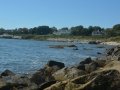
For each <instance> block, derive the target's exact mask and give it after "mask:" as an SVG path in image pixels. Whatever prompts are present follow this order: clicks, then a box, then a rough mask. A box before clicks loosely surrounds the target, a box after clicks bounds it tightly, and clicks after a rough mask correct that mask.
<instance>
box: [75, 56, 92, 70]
mask: <svg viewBox="0 0 120 90" xmlns="http://www.w3.org/2000/svg"><path fill="white" fill-rule="evenodd" d="M91 62H93V60H92V59H91V58H90V57H89V58H86V59H85V60H84V61H81V62H80V63H79V64H78V65H76V66H75V67H76V68H77V69H80V70H85V64H90V63H91Z"/></svg>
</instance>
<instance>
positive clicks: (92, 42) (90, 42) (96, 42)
mask: <svg viewBox="0 0 120 90" xmlns="http://www.w3.org/2000/svg"><path fill="white" fill-rule="evenodd" d="M100 43H101V42H100V41H89V42H88V44H100Z"/></svg>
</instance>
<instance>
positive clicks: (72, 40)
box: [47, 38, 120, 46]
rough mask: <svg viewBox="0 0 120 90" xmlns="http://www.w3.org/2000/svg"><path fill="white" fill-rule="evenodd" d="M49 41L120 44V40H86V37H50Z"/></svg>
mask: <svg viewBox="0 0 120 90" xmlns="http://www.w3.org/2000/svg"><path fill="white" fill-rule="evenodd" d="M47 41H54V42H73V43H88V44H103V45H114V46H117V45H120V43H119V42H113V41H101V40H86V39H81V40H80V39H66V38H48V39H47Z"/></svg>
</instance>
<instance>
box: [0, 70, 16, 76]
mask: <svg viewBox="0 0 120 90" xmlns="http://www.w3.org/2000/svg"><path fill="white" fill-rule="evenodd" d="M14 75H15V73H13V72H12V71H10V70H5V71H4V72H3V73H1V76H14Z"/></svg>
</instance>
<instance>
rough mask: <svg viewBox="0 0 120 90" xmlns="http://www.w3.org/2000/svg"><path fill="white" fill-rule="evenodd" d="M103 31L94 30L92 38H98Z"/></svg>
mask: <svg viewBox="0 0 120 90" xmlns="http://www.w3.org/2000/svg"><path fill="white" fill-rule="evenodd" d="M104 34H105V33H104V31H100V30H95V31H93V32H92V36H100V35H104Z"/></svg>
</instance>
